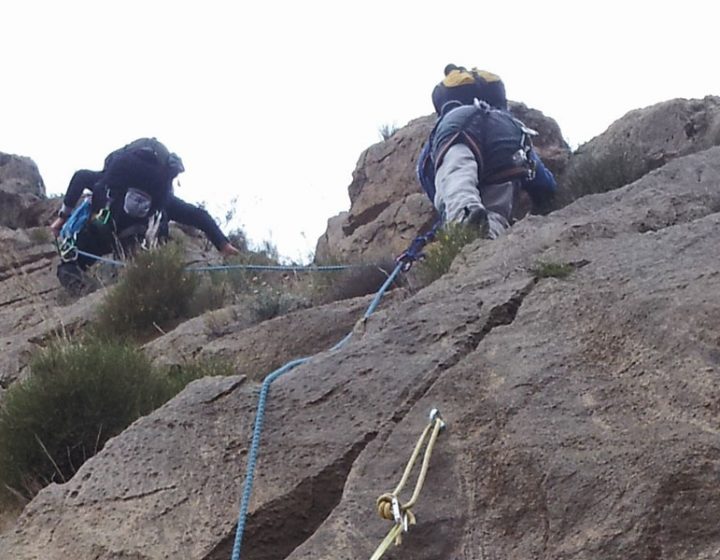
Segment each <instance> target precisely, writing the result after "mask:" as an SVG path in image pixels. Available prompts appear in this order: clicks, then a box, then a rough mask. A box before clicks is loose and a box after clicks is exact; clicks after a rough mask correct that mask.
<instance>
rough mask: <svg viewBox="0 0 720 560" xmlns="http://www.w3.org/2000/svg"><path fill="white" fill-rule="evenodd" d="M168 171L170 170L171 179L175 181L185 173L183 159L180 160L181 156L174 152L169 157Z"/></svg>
mask: <svg viewBox="0 0 720 560" xmlns="http://www.w3.org/2000/svg"><path fill="white" fill-rule="evenodd" d="M167 165H168V169H169V170H170V177H172V178H173V179H174V178H175V177H177V176H178V175H180V173H182V172H183V171H185V166H184V165H183V162H182V159H180V156H179V155H177V154H176V153H175V152H172V153H171V154H170V155H169V156H168V160H167Z"/></svg>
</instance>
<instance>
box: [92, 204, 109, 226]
mask: <svg viewBox="0 0 720 560" xmlns="http://www.w3.org/2000/svg"><path fill="white" fill-rule="evenodd" d="M95 221H96V222H99V223H100V224H102V225H107V223H108V222H109V221H110V208H102V209H101V210H100V211H98V213H97V215H96V216H95Z"/></svg>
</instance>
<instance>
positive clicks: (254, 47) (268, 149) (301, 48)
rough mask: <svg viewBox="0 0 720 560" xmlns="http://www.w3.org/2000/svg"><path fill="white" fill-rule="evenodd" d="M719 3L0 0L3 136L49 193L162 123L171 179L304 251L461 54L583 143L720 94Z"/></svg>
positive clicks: (1, 143)
mask: <svg viewBox="0 0 720 560" xmlns="http://www.w3.org/2000/svg"><path fill="white" fill-rule="evenodd" d="M714 5H715V2H711V1H707V2H701V1H696V0H685V1H683V2H669V1H667V2H666V1H654V2H650V1H648V2H645V1H637V0H634V1H632V2H631V1H629V0H625V1H623V2H619V1H610V0H605V1H604V2H594V3H593V4H592V5H591V4H590V3H589V2H570V1H567V2H564V1H563V2H560V1H555V2H553V1H549V0H546V1H544V2H537V1H536V2H525V1H520V0H515V1H514V2H494V3H491V2H487V1H480V0H475V1H472V2H470V1H468V2H452V1H447V0H446V1H444V2H422V1H418V0H415V1H407V2H406V1H398V0H382V1H376V0H364V1H363V2H343V1H340V0H336V1H332V2H331V1H323V2H320V1H312V0H304V1H275V2H273V1H269V0H265V1H263V2H243V1H241V0H234V1H216V0H204V1H203V2H199V1H192V2H185V1H182V0H174V1H164V0H163V1H161V0H123V1H122V2H119V1H116V2H112V3H111V2H105V1H101V0H93V1H78V0H64V1H62V2H56V1H55V2H51V1H46V2H39V1H35V0H6V1H5V2H4V3H3V6H2V12H0V13H1V14H2V15H1V17H2V25H1V26H0V55H1V57H2V61H3V63H2V85H0V100H1V102H2V119H1V120H0V152H6V153H15V154H20V155H25V156H29V157H31V158H32V159H33V160H34V161H35V162H36V163H37V164H38V166H39V168H40V172H41V174H42V176H43V178H44V179H45V183H46V187H47V190H48V193H49V194H60V193H62V192H64V190H65V188H66V187H67V183H68V181H69V179H70V177H71V176H72V173H73V171H74V170H76V169H78V168H91V169H99V168H100V167H101V166H102V161H103V159H104V157H105V155H106V154H107V153H108V152H110V151H111V150H113V149H115V148H117V147H120V146H122V145H124V144H126V143H127V142H129V141H131V140H133V139H135V138H137V137H141V136H156V137H157V138H158V139H159V140H161V141H162V142H164V143H165V144H166V145H167V146H168V147H169V148H170V149H171V150H173V151H175V152H177V153H178V154H179V155H180V156H181V157H182V158H183V161H184V163H185V167H186V170H187V171H186V172H185V173H184V174H183V175H182V176H181V188H180V189H179V190H178V191H177V194H178V195H179V196H181V197H182V198H184V199H186V200H188V201H190V202H200V201H206V202H207V203H208V206H209V209H210V210H211V212H212V213H213V214H214V215H216V216H221V215H224V214H225V211H226V210H227V209H228V208H229V207H230V206H231V204H232V203H233V200H234V199H236V200H237V202H236V205H235V208H236V219H235V222H233V224H232V226H242V227H243V228H244V229H245V230H246V232H247V233H248V235H249V237H250V238H251V240H252V241H255V242H257V243H260V242H262V241H264V240H271V241H272V242H273V243H275V244H276V245H277V247H278V248H279V250H280V252H281V254H283V255H285V256H287V257H290V258H293V259H296V260H299V259H306V258H307V256H308V254H309V253H310V252H312V251H313V250H314V248H315V243H316V241H317V238H318V237H319V236H320V235H321V234H322V233H323V232H324V231H325V227H326V222H327V219H328V218H329V217H331V216H334V215H336V214H338V213H339V212H341V211H343V210H347V209H348V208H349V204H350V201H349V198H348V196H347V186H348V185H349V183H350V181H351V174H352V171H353V170H354V168H355V164H356V162H357V160H358V157H359V156H360V154H361V152H362V151H363V150H364V149H365V148H367V147H368V146H370V145H371V144H373V143H375V142H377V141H379V139H380V137H379V133H378V129H379V127H380V126H381V125H384V124H391V123H395V124H396V125H398V126H402V125H404V124H406V123H407V122H408V121H409V120H412V119H414V118H417V117H420V116H422V115H427V114H430V113H431V112H432V104H431V101H430V92H431V91H432V88H433V86H434V85H435V84H436V83H437V82H438V81H439V80H440V79H441V78H442V69H443V67H444V66H445V65H446V64H447V63H449V62H453V63H456V64H460V65H465V66H478V67H479V68H482V69H486V70H489V71H492V72H495V73H497V74H499V75H500V76H501V77H502V78H503V80H504V81H505V85H506V90H507V94H508V97H509V98H510V99H512V100H515V101H522V102H524V103H526V104H528V105H529V106H531V107H534V108H536V109H539V110H541V111H543V112H544V113H545V114H546V115H547V116H550V117H552V118H554V119H555V120H556V121H557V122H558V123H559V125H560V128H561V130H562V131H563V134H564V136H565V138H566V140H568V142H569V143H570V144H571V145H573V146H577V145H578V144H580V143H582V142H585V141H587V140H589V139H590V138H592V137H593V136H596V135H597V134H600V133H601V132H602V131H604V130H605V129H606V128H607V127H608V126H609V125H610V124H611V123H612V122H613V121H614V120H616V119H618V118H620V117H621V116H622V115H623V114H625V113H626V112H628V111H630V110H632V109H635V108H639V107H645V106H648V105H651V104H653V103H656V102H659V101H664V100H667V99H672V98H675V97H686V98H699V97H704V96H705V95H710V94H718V93H720V72H718V71H717V69H716V68H715V64H714V61H715V60H716V58H717V51H718V43H717V36H718V26H719V25H720V24H719V23H718V20H717V18H716V17H715V16H714V13H715V10H713V11H712V12H710V9H711V7H712V6H714Z"/></svg>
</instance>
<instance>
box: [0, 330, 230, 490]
mask: <svg viewBox="0 0 720 560" xmlns="http://www.w3.org/2000/svg"><path fill="white" fill-rule="evenodd" d="M232 373H233V370H232V368H231V367H230V366H229V365H227V364H225V363H222V362H199V361H195V362H189V363H187V364H182V365H180V366H173V367H172V368H169V369H162V368H158V367H154V366H153V365H152V364H151V363H150V362H149V360H148V359H147V358H146V357H145V355H144V354H143V353H142V352H141V351H140V350H139V349H137V348H135V347H133V346H130V345H128V344H126V343H122V342H117V341H111V340H106V339H102V338H99V337H89V338H86V339H84V340H78V341H60V342H56V343H54V344H52V345H51V346H49V347H48V348H46V349H44V350H42V351H40V352H39V354H38V355H37V356H35V358H34V359H33V361H32V362H31V375H30V376H29V378H28V379H26V380H24V381H22V382H18V383H16V384H14V385H12V386H11V387H10V389H8V391H7V393H6V394H5V395H4V398H3V406H2V409H0V497H2V498H3V501H8V499H10V498H11V496H14V497H15V498H22V499H30V498H32V497H33V496H34V495H35V494H36V493H37V492H38V491H39V490H40V489H41V488H42V487H44V486H45V485H47V484H48V483H50V482H65V481H67V480H69V479H70V478H71V477H72V476H73V475H74V473H75V472H76V471H77V470H78V469H79V468H80V466H81V465H82V464H83V463H84V462H85V461H86V460H87V459H89V458H90V457H92V456H93V455H95V454H96V453H97V452H98V451H100V450H101V449H102V448H103V446H104V445H105V443H106V442H107V440H108V439H110V438H111V437H113V436H115V435H117V434H119V433H120V432H122V431H123V430H124V429H125V428H126V427H127V426H129V425H130V424H131V423H132V422H133V421H135V420H136V419H137V418H139V417H141V416H144V415H146V414H148V413H150V412H152V411H153V410H155V409H156V408H158V407H159V406H161V405H162V404H164V403H165V402H167V401H168V400H169V399H170V398H172V397H173V396H175V395H176V394H177V393H178V392H180V391H181V390H182V389H183V388H184V387H185V386H186V385H187V383H189V382H190V381H192V380H194V379H198V378H201V377H206V376H208V375H228V374H232Z"/></svg>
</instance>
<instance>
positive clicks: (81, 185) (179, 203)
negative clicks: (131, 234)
mask: <svg viewBox="0 0 720 560" xmlns="http://www.w3.org/2000/svg"><path fill="white" fill-rule="evenodd" d="M107 179H108V178H107V177H106V176H105V173H103V172H102V171H91V170H89V169H81V170H79V171H77V172H75V174H74V175H73V177H72V179H71V180H70V184H69V185H68V189H67V191H66V193H65V197H64V198H63V206H64V207H65V208H68V209H72V208H74V207H75V205H76V204H77V203H78V201H79V200H80V197H81V196H82V193H83V190H85V189H89V190H90V191H92V193H93V203H92V207H93V211H94V212H97V211H98V210H100V209H102V208H104V207H105V206H106V204H107V193H108V187H109V186H111V185H108V180H107ZM110 183H112V181H110ZM154 210H158V211H161V212H163V213H164V214H165V216H166V217H167V219H168V220H172V221H174V222H178V223H181V224H185V225H189V226H192V227H195V228H197V229H199V230H200V231H202V232H203V233H205V235H206V236H207V238H208V239H209V240H210V242H211V243H212V244H213V245H214V246H215V247H216V248H217V249H218V250H219V249H222V247H223V246H224V245H225V244H226V243H228V238H227V237H226V236H225V234H223V232H222V231H221V230H220V228H219V227H218V225H217V223H215V220H213V218H212V216H210V214H208V212H207V211H206V210H204V209H202V208H200V207H199V206H196V205H194V204H190V203H188V202H185V201H184V200H182V199H180V198H178V197H177V196H175V195H174V194H173V193H172V191H170V192H169V194H168V195H167V196H165V197H163V198H161V199H160V200H158V201H157V203H156V207H155V208H154ZM110 211H111V214H112V217H113V220H114V221H115V223H116V228H118V229H123V228H125V227H127V226H129V225H132V224H133V223H141V222H147V218H146V219H144V220H143V219H139V218H130V217H129V216H127V215H125V214H124V212H123V210H122V201H121V200H119V201H112V202H111V205H110Z"/></svg>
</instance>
